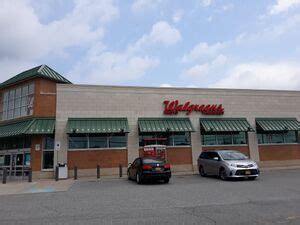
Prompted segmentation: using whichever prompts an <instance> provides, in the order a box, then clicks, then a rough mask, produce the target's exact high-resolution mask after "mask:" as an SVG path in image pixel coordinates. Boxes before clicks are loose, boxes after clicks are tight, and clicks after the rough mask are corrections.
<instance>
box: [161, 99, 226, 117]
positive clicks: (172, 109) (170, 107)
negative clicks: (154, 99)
mask: <svg viewBox="0 0 300 225" xmlns="http://www.w3.org/2000/svg"><path fill="white" fill-rule="evenodd" d="M164 105H165V109H164V114H166V115H172V114H177V113H178V112H186V115H189V114H191V113H192V112H193V111H195V112H201V113H202V114H205V115H223V114H224V108H223V105H222V104H219V105H209V104H207V105H204V104H202V105H197V104H191V103H190V102H186V103H184V104H179V101H178V100H175V101H168V100H166V101H164Z"/></svg>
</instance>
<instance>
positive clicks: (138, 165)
mask: <svg viewBox="0 0 300 225" xmlns="http://www.w3.org/2000/svg"><path fill="white" fill-rule="evenodd" d="M127 175H128V180H135V181H136V182H137V183H138V184H141V183H143V182H145V181H149V180H152V181H153V180H156V181H157V180H163V181H164V182H165V183H169V180H170V178H171V166H170V164H168V163H166V162H165V161H164V160H161V159H154V158H137V159H135V160H134V162H133V163H132V164H129V167H128V170H127Z"/></svg>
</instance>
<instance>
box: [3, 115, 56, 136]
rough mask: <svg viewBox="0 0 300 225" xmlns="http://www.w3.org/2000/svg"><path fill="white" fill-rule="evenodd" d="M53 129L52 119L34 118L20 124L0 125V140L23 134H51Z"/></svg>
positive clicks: (53, 122)
mask: <svg viewBox="0 0 300 225" xmlns="http://www.w3.org/2000/svg"><path fill="white" fill-rule="evenodd" d="M54 128H55V119H54V118H34V119H30V120H25V121H21V122H16V123H11V124H5V125H0V138H4V137H12V136H18V135H25V134H27V135H33V134H53V133H54Z"/></svg>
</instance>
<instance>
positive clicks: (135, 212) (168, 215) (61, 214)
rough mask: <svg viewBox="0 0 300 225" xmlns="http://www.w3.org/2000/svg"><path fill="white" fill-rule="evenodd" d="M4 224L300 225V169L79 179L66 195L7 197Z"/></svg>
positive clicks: (2, 202) (1, 207) (1, 206)
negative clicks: (138, 179)
mask: <svg viewBox="0 0 300 225" xmlns="http://www.w3.org/2000/svg"><path fill="white" fill-rule="evenodd" d="M0 224H1V225H4V224H300V170H299V169H294V170H277V171H267V172H263V173H262V174H261V177H260V178H259V179H257V180H255V181H221V180H219V179H217V178H213V177H212V178H211V177H209V178H203V177H200V176H197V175H195V176H176V177H172V179H171V181H170V183H169V184H144V185H137V184H136V183H135V182H132V181H128V180H126V179H100V181H96V180H78V181H76V182H75V183H74V185H73V186H72V187H71V188H70V189H69V190H68V191H66V192H56V193H40V194H21V195H7V196H1V198H0Z"/></svg>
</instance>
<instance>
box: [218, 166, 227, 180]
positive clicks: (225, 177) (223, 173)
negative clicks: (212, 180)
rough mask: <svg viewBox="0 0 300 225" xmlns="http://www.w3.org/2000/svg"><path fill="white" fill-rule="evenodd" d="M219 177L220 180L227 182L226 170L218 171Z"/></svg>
mask: <svg viewBox="0 0 300 225" xmlns="http://www.w3.org/2000/svg"><path fill="white" fill-rule="evenodd" d="M219 177H220V178H221V180H227V174H226V170H225V169H224V168H221V169H220V171H219Z"/></svg>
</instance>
